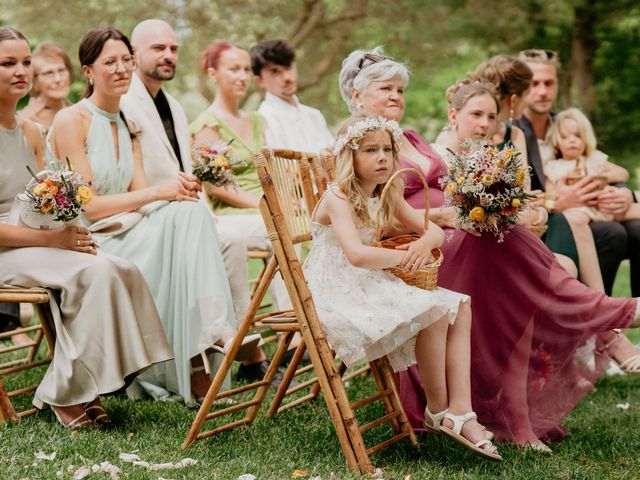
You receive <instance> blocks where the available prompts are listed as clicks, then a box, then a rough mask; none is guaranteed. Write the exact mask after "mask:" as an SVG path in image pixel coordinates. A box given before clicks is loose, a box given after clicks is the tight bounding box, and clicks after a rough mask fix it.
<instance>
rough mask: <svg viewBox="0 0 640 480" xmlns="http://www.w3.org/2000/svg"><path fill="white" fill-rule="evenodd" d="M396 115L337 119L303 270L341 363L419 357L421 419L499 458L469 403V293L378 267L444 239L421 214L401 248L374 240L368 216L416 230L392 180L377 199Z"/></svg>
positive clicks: (388, 168)
mask: <svg viewBox="0 0 640 480" xmlns="http://www.w3.org/2000/svg"><path fill="white" fill-rule="evenodd" d="M401 135H402V131H401V130H400V129H399V127H398V124H397V123H396V122H394V121H388V120H385V119H384V118H382V117H366V116H364V115H355V116H353V117H350V118H348V119H347V120H346V121H345V122H344V123H343V125H342V127H341V129H340V132H339V134H338V139H337V142H336V149H335V153H336V155H337V159H336V161H337V172H338V173H337V178H336V183H335V184H334V185H332V186H331V187H330V188H329V190H328V191H327V193H326V194H325V195H324V196H323V197H322V199H321V200H320V201H319V202H318V206H317V207H316V210H315V211H314V213H313V215H312V227H311V228H312V233H313V239H314V242H313V247H312V249H311V252H310V253H309V256H308V258H307V261H306V264H305V274H306V277H307V281H308V284H309V288H310V290H311V292H312V293H313V297H314V301H315V304H316V308H317V310H318V316H319V319H320V322H321V323H322V327H323V329H324V331H325V334H326V335H327V338H328V340H329V342H330V344H331V345H332V347H333V348H334V349H335V350H336V352H337V354H338V356H339V357H340V358H341V359H342V360H343V361H344V362H345V364H347V365H348V366H351V365H354V364H355V363H357V362H359V361H362V360H374V359H376V358H380V357H382V356H384V355H388V357H389V360H390V362H391V365H392V367H393V368H394V370H396V371H402V370H406V369H407V368H408V367H409V366H411V365H413V364H414V363H417V364H418V367H419V369H420V373H421V378H422V382H423V385H425V388H424V394H425V395H426V397H427V398H428V399H429V408H428V409H427V410H426V414H427V417H428V419H427V420H426V421H425V427H426V428H428V429H429V430H432V431H439V432H441V433H443V434H445V435H447V436H449V437H450V438H452V439H453V440H455V441H457V442H459V443H461V444H463V445H464V446H465V447H467V448H469V449H470V450H472V451H474V452H475V453H477V454H479V455H482V456H484V457H486V458H490V459H493V460H501V459H502V458H501V457H500V455H499V454H498V451H497V449H496V448H495V446H494V445H493V444H492V443H491V441H490V438H491V437H492V435H491V434H490V432H487V431H486V430H485V429H484V427H482V426H481V425H480V424H479V423H478V422H477V421H476V416H475V413H473V411H472V408H471V400H470V399H471V383H470V378H469V364H470V358H469V348H470V347H469V332H470V328H471V313H470V305H469V297H467V296H466V295H462V294H459V293H455V292H451V291H449V290H445V289H443V288H437V289H435V290H433V291H426V290H422V289H419V288H417V287H413V286H410V285H407V284H406V283H404V282H403V281H402V280H400V279H399V278H397V277H395V276H393V275H392V274H391V273H388V272H385V271H383V269H386V268H390V267H395V266H400V267H402V268H403V269H404V270H406V271H414V270H417V269H420V268H422V267H423V266H424V265H426V264H427V263H429V261H430V260H431V251H432V250H433V249H434V248H437V247H439V246H440V245H441V244H442V241H443V240H444V236H443V233H442V230H441V229H440V228H439V227H438V226H436V225H435V224H431V223H430V224H429V228H428V230H427V233H425V234H424V235H423V236H422V237H420V238H419V239H418V240H416V241H414V242H412V243H410V244H408V245H407V246H406V247H405V248H398V249H395V250H392V249H385V248H379V247H375V246H372V245H371V243H372V241H373V237H374V227H373V221H374V220H373V219H374V216H375V215H376V212H377V211H378V209H379V210H380V211H381V212H382V213H383V216H382V219H383V220H382V221H383V224H384V228H385V230H386V229H389V228H390V227H391V224H392V222H394V221H396V220H397V221H399V222H401V223H402V224H404V225H408V226H409V227H410V228H411V229H412V230H413V231H414V232H423V231H424V227H425V225H424V218H423V216H422V215H421V214H420V213H419V212H418V211H417V210H414V209H413V208H412V207H411V206H409V204H408V203H407V202H406V201H405V200H404V198H403V196H402V182H400V181H396V182H394V184H392V185H391V186H390V187H389V190H388V193H389V194H388V195H385V204H384V205H379V202H380V194H381V191H382V189H383V188H384V186H385V184H386V182H387V181H388V179H389V177H390V176H391V174H392V173H393V171H394V170H395V168H396V166H397V162H398V146H397V143H396V142H397V140H398V139H399V138H400V136H401Z"/></svg>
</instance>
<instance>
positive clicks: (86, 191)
mask: <svg viewBox="0 0 640 480" xmlns="http://www.w3.org/2000/svg"><path fill="white" fill-rule="evenodd" d="M67 167H68V168H65V167H64V166H63V165H62V163H61V162H59V161H54V162H51V164H50V169H48V170H43V171H42V172H40V173H38V174H36V173H34V172H33V170H31V168H30V167H28V166H27V169H28V170H29V173H30V174H31V176H32V177H33V178H32V179H31V180H30V181H29V183H27V185H26V187H25V192H24V195H22V196H19V197H20V199H21V200H22V201H23V202H24V203H26V204H27V205H28V207H29V208H27V209H25V210H26V211H23V213H22V215H21V218H22V220H23V221H24V223H25V224H27V225H29V226H34V225H33V223H34V222H33V218H31V221H29V220H28V219H27V218H26V217H29V213H35V214H37V215H39V216H49V217H50V219H52V220H53V221H54V222H63V223H64V222H70V221H71V220H74V219H75V218H76V217H78V215H80V213H81V212H82V210H83V207H84V206H85V205H86V204H87V203H89V201H90V200H91V198H92V197H93V192H92V190H91V188H90V187H91V183H90V182H85V181H83V179H82V176H81V175H80V174H79V173H76V172H74V171H73V170H72V169H71V164H70V163H69V160H68V159H67ZM30 217H33V215H31V216H30ZM25 220H26V221H25ZM36 223H40V222H38V221H37V220H36ZM45 223H46V222H45ZM40 227H42V225H35V226H34V228H40Z"/></svg>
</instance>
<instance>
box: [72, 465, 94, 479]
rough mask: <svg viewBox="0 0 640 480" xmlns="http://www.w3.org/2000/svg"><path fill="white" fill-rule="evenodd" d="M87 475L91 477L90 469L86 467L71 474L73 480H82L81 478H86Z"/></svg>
mask: <svg viewBox="0 0 640 480" xmlns="http://www.w3.org/2000/svg"><path fill="white" fill-rule="evenodd" d="M89 475H91V469H89V468H88V467H80V468H79V469H77V470H76V472H75V473H74V474H73V480H82V479H83V478H87V477H88V476H89Z"/></svg>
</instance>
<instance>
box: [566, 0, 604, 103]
mask: <svg viewBox="0 0 640 480" xmlns="http://www.w3.org/2000/svg"><path fill="white" fill-rule="evenodd" d="M597 3H598V1H597V0H585V1H583V2H581V3H580V4H579V5H577V6H576V8H575V15H574V20H573V29H572V38H571V64H570V82H571V86H570V93H571V103H572V104H573V105H575V106H577V107H579V108H580V109H581V110H582V111H583V112H584V113H585V114H586V115H590V114H591V111H592V110H593V106H594V104H595V95H594V93H593V59H594V57H595V53H596V50H597V48H598V42H597V39H596V32H595V30H596V25H597V22H598V14H597Z"/></svg>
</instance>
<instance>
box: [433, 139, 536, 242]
mask: <svg viewBox="0 0 640 480" xmlns="http://www.w3.org/2000/svg"><path fill="white" fill-rule="evenodd" d="M527 168H528V167H524V166H523V165H522V162H521V160H520V152H519V151H518V150H516V149H515V148H514V147H513V146H506V147H505V148H503V149H502V150H498V149H497V148H495V147H492V146H489V145H487V144H486V143H475V144H474V143H469V144H467V145H465V146H464V148H463V151H462V152H461V153H453V161H452V162H451V165H450V168H449V173H448V175H446V176H444V177H443V178H442V179H441V180H440V184H441V186H442V187H443V189H444V191H445V195H446V205H450V206H453V207H456V209H457V211H458V219H457V222H458V225H457V226H458V227H462V226H466V227H469V228H472V229H475V230H477V231H480V232H492V233H493V234H494V235H495V236H496V237H497V238H498V242H502V241H503V240H504V235H505V234H507V233H508V231H509V229H511V228H513V227H514V226H515V225H516V223H517V221H518V215H519V213H520V212H521V211H522V210H523V209H524V206H525V201H526V200H527V199H528V198H530V197H531V195H528V194H527V193H525V180H526V178H527V175H528V171H527Z"/></svg>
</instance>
